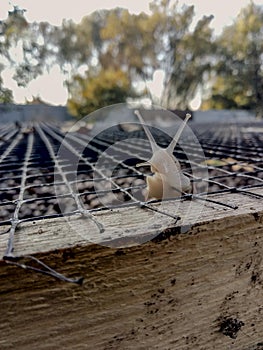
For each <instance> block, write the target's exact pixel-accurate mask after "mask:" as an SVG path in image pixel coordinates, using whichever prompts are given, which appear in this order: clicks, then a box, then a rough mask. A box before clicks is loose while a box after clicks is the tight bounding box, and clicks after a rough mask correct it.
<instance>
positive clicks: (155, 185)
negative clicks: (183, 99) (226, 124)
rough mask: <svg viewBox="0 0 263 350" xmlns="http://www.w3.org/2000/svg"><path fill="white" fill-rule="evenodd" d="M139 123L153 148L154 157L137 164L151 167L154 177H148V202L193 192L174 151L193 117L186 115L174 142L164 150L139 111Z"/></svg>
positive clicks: (137, 112) (136, 112) (137, 113)
mask: <svg viewBox="0 0 263 350" xmlns="http://www.w3.org/2000/svg"><path fill="white" fill-rule="evenodd" d="M135 114H136V115H137V117H138V118H139V121H140V123H141V125H142V127H143V129H144V131H145V133H146V136H147V138H148V140H149V141H150V145H151V148H152V152H153V154H152V157H151V158H150V159H149V160H148V161H147V162H145V163H140V164H137V166H150V167H151V171H152V173H153V175H148V176H146V183H147V188H146V197H145V199H146V200H149V199H152V198H155V199H165V198H172V197H177V196H179V195H181V194H182V193H184V192H189V191H190V190H191V183H190V179H189V178H188V177H187V176H185V175H184V174H183V173H182V170H181V166H180V163H179V162H178V160H177V159H176V158H175V157H174V155H173V151H174V147H175V146H176V144H177V142H178V140H179V138H180V136H181V133H182V131H183V129H184V127H185V125H186V123H187V121H188V119H189V118H190V117H191V115H190V114H187V115H186V118H185V120H184V121H183V123H182V125H181V126H180V128H179V129H178V131H177V133H176V135H175V136H174V138H173V140H172V141H171V143H170V144H169V146H168V147H167V148H162V147H160V146H158V145H157V143H156V142H155V140H154V138H153V136H152V134H151V132H150V130H149V129H148V127H147V126H146V125H145V123H144V120H143V118H142V116H141V114H140V112H139V111H135Z"/></svg>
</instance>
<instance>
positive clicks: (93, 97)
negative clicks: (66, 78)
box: [68, 68, 133, 117]
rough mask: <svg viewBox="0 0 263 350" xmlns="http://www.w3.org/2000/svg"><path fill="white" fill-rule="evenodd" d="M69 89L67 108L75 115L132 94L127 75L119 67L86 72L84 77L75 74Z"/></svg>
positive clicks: (118, 101) (123, 99)
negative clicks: (97, 71)
mask: <svg viewBox="0 0 263 350" xmlns="http://www.w3.org/2000/svg"><path fill="white" fill-rule="evenodd" d="M69 91H70V94H71V97H70V98H69V100H68V108H69V111H70V112H71V113H72V114H73V115H75V116H77V117H81V116H85V115H87V114H89V113H91V112H93V111H95V110H97V109H99V108H102V107H106V106H109V105H112V104H115V103H121V102H125V101H126V98H127V97H129V96H131V95H132V94H133V92H132V87H131V82H130V80H129V77H128V76H127V75H126V74H125V73H124V72H123V71H121V70H120V69H112V68H109V69H107V70H101V71H100V72H99V73H94V72H93V73H91V72H87V73H86V76H85V77H82V76H80V75H78V76H75V77H74V79H73V80H72V82H71V83H70V84H69Z"/></svg>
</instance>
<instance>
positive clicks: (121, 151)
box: [0, 123, 263, 283]
mask: <svg viewBox="0 0 263 350" xmlns="http://www.w3.org/2000/svg"><path fill="white" fill-rule="evenodd" d="M191 126H192V128H193V130H194V132H195V134H196V135H197V136H198V139H199V141H200V143H201V145H202V148H203V151H204V153H205V156H206V162H205V163H204V161H203V158H202V157H200V158H199V157H198V152H199V151H198V147H197V145H196V143H194V142H192V141H191V140H186V141H185V142H184V143H183V144H182V143H181V146H182V147H183V149H184V151H183V150H182V148H181V147H180V146H177V147H176V149H175V153H174V154H175V156H176V158H177V159H179V161H180V164H181V165H182V169H183V172H184V174H185V175H187V176H188V177H190V179H191V182H192V184H193V185H195V187H196V188H197V189H198V190H197V193H195V194H183V195H181V196H178V197H176V198H173V199H169V201H171V200H188V199H194V200H206V201H210V202H212V203H214V204H215V205H219V206H222V205H223V206H226V207H228V208H232V209H235V208H236V207H233V206H231V205H229V203H224V202H222V201H220V202H219V201H217V200H216V199H215V198H214V197H211V195H214V194H220V193H222V194H223V193H233V192H235V193H239V194H240V195H242V196H245V195H249V196H253V197H254V198H255V200H262V195H260V194H257V193H255V191H253V192H252V191H251V189H256V188H259V187H262V186H263V176H262V175H263V160H262V159H263V157H262V156H263V132H262V130H263V124H262V123H255V124H249V125H248V124H240V125H238V124H229V125H228V126H227V127H226V126H224V125H222V124H221V125H214V124H211V125H201V124H196V123H192V125H191ZM155 138H156V140H157V141H158V143H159V144H160V145H161V146H163V147H165V146H167V145H168V144H169V141H170V140H169V137H167V136H165V135H163V134H158V133H156V132H155ZM134 139H136V141H135V140H134ZM121 140H129V142H127V144H126V147H125V148H120V147H119V146H118V141H121ZM61 144H63V147H64V148H65V149H66V151H67V154H69V155H70V156H69V157H65V158H61V157H57V154H58V152H59V149H60V147H61ZM108 147H112V149H113V150H114V154H109V153H107V152H105V150H107V149H108ZM186 150H187V155H192V156H194V159H195V161H194V162H190V161H189V159H188V157H186V155H185V151H186ZM102 156H103V157H104V158H105V161H106V162H105V165H104V167H105V168H98V167H97V166H96V164H97V161H98V159H100V157H102ZM150 156H151V149H150V146H149V144H148V142H146V140H145V134H144V132H143V131H142V130H137V131H134V132H129V133H128V132H125V131H122V130H119V129H118V128H113V129H111V130H108V131H107V132H104V133H101V134H99V135H97V137H95V138H92V137H91V136H90V135H89V134H88V133H85V134H82V133H78V132H75V133H69V134H68V135H67V137H66V138H65V135H64V133H62V132H61V130H60V129H59V127H56V126H54V125H48V124H38V125H24V126H23V125H15V126H14V125H5V126H2V127H0V198H1V202H0V208H1V213H0V226H7V227H8V229H7V230H5V231H4V232H2V233H1V234H2V235H4V234H6V235H8V236H7V237H8V240H7V248H6V253H5V256H4V259H5V260H6V261H7V262H9V263H12V264H15V265H18V266H21V267H23V268H28V269H31V270H34V271H39V272H42V273H45V274H48V275H52V276H54V277H57V278H60V279H63V280H65V281H70V282H77V283H80V281H81V279H76V280H74V279H73V280H72V279H68V278H66V277H64V276H62V275H60V274H59V273H57V272H56V271H54V270H52V269H50V268H49V267H48V266H46V265H45V264H43V263H42V262H40V261H39V260H37V259H35V258H33V257H27V258H29V259H31V260H34V261H35V262H37V263H38V264H40V268H38V267H35V266H30V265H26V264H20V263H18V262H17V260H16V257H15V254H14V252H13V249H14V244H13V243H14V242H13V241H14V236H15V233H16V231H17V228H18V227H19V225H20V224H21V223H23V222H26V221H32V220H34V221H35V220H40V219H48V218H56V217H61V216H71V215H83V216H85V217H86V218H88V219H90V220H92V221H93V222H94V223H95V225H96V226H97V229H98V230H99V231H100V232H102V231H103V230H104V227H103V225H102V224H101V223H100V222H99V221H98V219H97V218H96V216H95V213H96V212H97V211H102V210H105V209H114V208H120V207H125V206H127V207H128V206H139V207H141V208H142V209H144V210H153V211H157V212H158V213H159V214H160V215H167V216H172V217H173V219H175V220H176V221H177V220H179V219H180V218H179V217H178V216H176V215H171V214H169V213H166V212H164V211H161V210H160V209H158V208H157V207H155V206H154V203H155V202H156V200H151V201H147V202H146V201H144V197H143V191H144V189H145V186H146V185H145V175H146V174H149V171H148V172H147V169H144V168H138V167H136V164H137V163H140V162H141V161H145V160H147V159H149V158H150ZM71 157H73V158H74V159H75V160H76V161H77V169H74V167H73V168H72V164H71V163H70V162H71ZM147 157H148V158H147ZM122 159H125V161H122ZM202 168H203V169H208V172H209V178H199V177H196V176H195V175H194V174H193V169H202ZM205 182H206V183H207V184H208V193H206V192H203V191H202V189H203V185H202V184H204V183H205ZM94 184H95V185H94ZM55 188H60V189H61V191H59V192H57V191H55ZM102 198H103V200H102ZM242 200H243V199H242V197H240V203H242ZM63 206H64V207H63Z"/></svg>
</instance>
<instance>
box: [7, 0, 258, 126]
mask: <svg viewBox="0 0 263 350" xmlns="http://www.w3.org/2000/svg"><path fill="white" fill-rule="evenodd" d="M134 100H136V101H137V100H139V101H140V100H142V101H148V100H149V101H152V102H154V103H155V104H157V105H161V106H162V107H164V108H168V109H171V110H192V111H199V112H200V113H203V112H204V111H207V110H209V111H211V110H213V111H217V110H219V111H222V110H225V111H226V110H228V111H231V113H234V112H235V113H240V115H242V116H249V117H251V116H252V117H258V118H261V117H262V115H263V3H262V1H256V0H255V1H254V2H253V1H249V0H235V1H231V2H230V1H226V0H224V1H220V2H216V1H213V2H211V1H210V2H208V1H203V0H192V1H190V0H187V1H186V0H185V1H169V0H156V1H146V0H141V1H138V2H137V1H135V2H130V1H124V0H123V1H121V0H119V1H117V0H116V1H110V0H108V1H100V0H98V1H96V2H87V1H84V0H75V1H74V2H71V1H68V2H66V3H65V2H62V1H56V2H55V1H45V2H39V1H38V2H37V1H34V0H24V1H23V0H13V1H8V0H1V9H0V104H1V110H0V113H1V114H2V120H3V118H4V115H5V116H6V118H9V117H8V116H7V115H8V111H10V108H11V107H12V110H14V109H15V108H16V111H18V112H17V113H18V115H20V116H21V115H25V114H28V113H29V112H30V111H33V113H34V114H35V108H36V106H42V107H41V108H42V110H45V111H47V110H49V111H51V112H50V113H54V111H57V113H58V119H59V118H62V119H63V118H64V117H63V116H62V117H60V115H64V114H65V118H66V117H67V116H75V117H77V118H81V117H83V116H85V115H87V114H89V113H91V112H93V111H95V110H97V109H99V108H101V107H104V106H107V105H111V104H114V103H120V102H126V101H134ZM13 104H16V105H18V104H19V105H21V104H22V105H26V106H29V105H30V106H31V107H30V108H31V109H30V110H29V109H28V107H25V106H19V107H18V106H17V107H14V105H13ZM32 105H34V107H32ZM50 105H52V106H60V107H59V108H53V107H52V108H53V109H52V108H51V107H50ZM10 106H11V107H10ZM25 108H26V109H25ZM50 108H51V109H50ZM21 111H22V112H21ZM61 113H62V114H61ZM63 113H64V114H63ZM213 113H214V116H216V115H217V116H218V113H217V114H216V112H213ZM213 113H211V114H210V115H213ZM224 113H225V112H224ZM200 115H201V114H200ZM220 115H223V114H220ZM220 115H219V118H220ZM0 118H1V117H0ZM225 118H228V114H225Z"/></svg>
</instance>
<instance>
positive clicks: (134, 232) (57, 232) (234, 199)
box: [0, 189, 263, 256]
mask: <svg viewBox="0 0 263 350" xmlns="http://www.w3.org/2000/svg"><path fill="white" fill-rule="evenodd" d="M253 191H254V192H255V193H258V194H261V195H263V189H256V190H255V189H254V190H253ZM253 191H252V190H251V192H253ZM209 199H213V200H215V201H218V202H221V203H225V204H229V205H233V206H237V207H238V208H237V209H235V210H234V209H231V208H227V207H224V206H220V205H217V204H213V203H209V202H206V203H205V202H203V201H199V200H194V201H191V203H190V202H188V201H185V202H179V201H178V202H173V201H169V202H165V203H163V204H162V205H158V204H157V205H154V207H155V208H157V209H159V210H161V211H162V212H166V213H168V214H170V215H178V216H180V217H181V220H179V221H178V222H175V220H174V219H172V218H170V217H167V216H165V215H163V214H159V213H156V212H155V211H151V210H149V209H141V208H138V207H135V208H134V207H133V208H123V209H116V210H114V211H112V210H109V211H105V212H100V213H98V214H96V218H97V220H98V221H99V222H101V223H102V224H103V226H104V227H105V231H104V232H103V233H101V232H99V230H98V228H97V227H96V225H95V224H94V223H93V222H92V221H91V220H90V219H83V218H81V217H79V216H76V217H70V218H69V219H68V221H66V219H64V218H61V219H56V220H41V221H32V222H28V223H24V224H21V225H20V228H19V229H18V231H17V233H16V235H15V241H14V246H15V250H14V254H15V255H16V256H23V255H28V254H35V253H40V252H42V253H43V252H50V251H53V250H56V249H64V248H68V247H73V246H75V245H84V246H85V245H87V244H90V243H102V244H106V245H112V246H115V247H116V246H128V245H133V244H138V243H140V242H144V241H147V240H149V239H150V238H153V237H155V236H156V235H157V234H159V233H161V232H163V231H164V230H166V229H172V228H175V227H177V228H182V227H183V229H182V230H183V231H187V230H188V229H190V228H191V227H193V226H194V225H197V224H200V223H206V222H209V224H211V221H216V220H218V219H221V218H228V217H232V218H233V220H234V219H236V218H238V217H239V216H242V215H244V214H247V213H252V214H253V213H255V214H256V213H257V212H261V211H263V201H262V199H255V198H254V197H251V196H247V195H242V194H239V193H232V194H225V195H223V196H222V195H221V196H218V195H215V196H209ZM201 210H202V211H201ZM200 211H201V212H200ZM6 230H7V227H0V256H3V255H4V252H5V248H6V244H7V239H8V235H7V234H2V235H1V232H2V233H3V232H5V231H6Z"/></svg>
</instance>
